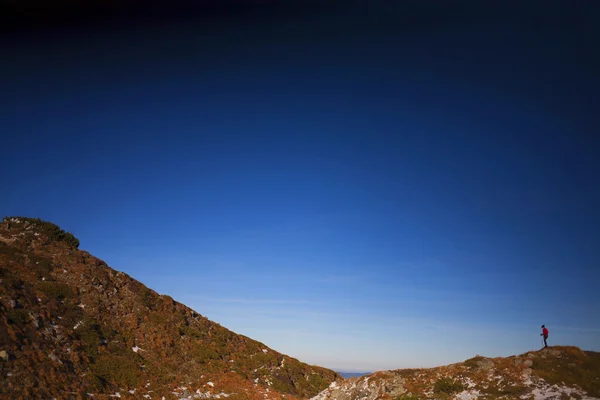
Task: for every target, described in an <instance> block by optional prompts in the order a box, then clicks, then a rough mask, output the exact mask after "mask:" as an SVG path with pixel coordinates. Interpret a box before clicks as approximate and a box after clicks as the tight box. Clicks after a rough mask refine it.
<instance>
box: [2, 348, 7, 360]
mask: <svg viewBox="0 0 600 400" xmlns="http://www.w3.org/2000/svg"><path fill="white" fill-rule="evenodd" d="M0 358H1V359H3V360H4V361H8V353H7V352H6V351H5V350H0Z"/></svg>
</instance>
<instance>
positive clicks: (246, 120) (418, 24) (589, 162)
mask: <svg viewBox="0 0 600 400" xmlns="http://www.w3.org/2000/svg"><path fill="white" fill-rule="evenodd" d="M248 4H250V3H248ZM289 4H290V6H287V7H284V6H279V7H273V6H265V5H264V4H263V5H262V6H250V5H248V6H247V7H242V8H233V7H232V8H229V7H228V6H226V5H223V6H219V7H217V6H214V7H209V6H203V7H198V8H195V9H189V10H187V11H186V12H180V13H177V12H171V13H165V14H164V15H162V14H161V13H155V14H152V13H146V14H140V15H137V14H135V13H131V12H129V13H127V14H123V15H122V18H120V19H119V18H112V19H111V18H107V17H106V16H105V17H106V18H104V19H102V18H99V19H97V20H94V19H93V17H89V15H88V19H85V20H84V19H82V20H81V21H79V23H77V22H75V20H69V19H68V18H65V19H59V20H58V22H56V21H50V20H43V19H40V20H36V21H37V22H36V23H35V24H33V23H32V24H29V25H28V24H23V25H19V24H17V23H16V24H14V25H12V26H10V27H9V28H7V29H5V30H3V31H2V35H1V36H0V51H1V52H2V54H3V56H2V62H1V63H0V76H1V78H0V132H1V137H2V139H1V141H0V154H1V156H0V177H1V182H2V190H1V195H0V214H2V216H9V215H24V216H30V217H40V218H42V219H44V220H49V221H52V222H54V223H56V224H58V225H59V226H60V227H61V228H63V229H65V230H67V231H70V232H72V233H73V234H74V235H75V236H76V237H77V238H79V240H80V241H81V245H80V248H81V249H84V250H87V251H89V252H91V253H92V254H94V255H95V256H97V257H99V258H101V259H103V260H105V261H106V262H107V263H108V264H109V265H110V266H111V267H112V268H115V269H117V270H120V271H124V272H126V273H127V274H129V275H130V276H132V277H133V278H135V279H137V280H139V281H141V282H142V283H144V284H145V285H147V286H149V287H150V288H152V289H153V290H156V291H157V292H158V293H161V294H167V295H169V296H171V297H173V298H174V299H175V300H177V301H179V302H182V303H184V304H186V305H188V306H189V307H191V308H192V309H194V310H196V311H197V312H199V313H200V314H202V315H205V316H206V317H208V318H210V319H211V320H213V321H215V322H218V323H220V324H221V325H223V326H225V327H227V328H229V329H231V330H233V331H235V332H237V333H241V334H243V335H246V336H249V337H251V338H253V339H256V340H259V341H261V342H263V343H265V344H266V345H267V346H269V347H271V348H273V349H275V350H277V351H280V352H283V353H285V354H288V355H290V356H292V357H295V358H298V359H300V360H301V361H304V362H307V363H310V364H316V365H321V366H325V367H328V368H333V369H336V370H338V371H340V370H341V371H375V370H383V369H396V368H407V367H429V366H437V365H443V364H447V363H452V362H459V361H462V360H464V359H467V358H470V357H473V356H475V355H476V354H481V355H484V356H490V357H492V356H508V355H513V354H519V353H522V352H525V351H529V350H533V349H537V348H539V347H541V341H540V336H539V333H540V326H541V325H542V324H545V325H546V326H547V327H548V328H549V330H550V338H549V344H550V345H559V344H560V345H576V346H579V347H582V348H584V349H587V350H595V351H600V311H599V310H598V307H599V306H598V305H599V304H600V291H599V290H598V282H600V268H599V267H600V265H599V260H600V207H599V205H600V184H599V183H600V138H599V132H600V112H599V111H598V110H599V109H600V101H599V91H600V76H599V75H598V73H597V71H600V62H599V61H598V54H597V53H598V50H597V49H598V48H600V32H599V28H598V25H597V23H596V21H597V18H598V17H599V16H600V13H599V12H598V6H597V5H596V4H595V3H594V2H577V3H576V4H571V2H562V3H560V2H544V3H543V4H544V6H543V7H541V6H539V4H541V3H527V2H525V3H523V2H520V3H518V4H519V6H515V5H514V4H513V5H512V6H510V4H505V5H503V6H500V5H496V6H491V5H489V4H483V3H481V2H479V3H475V2H453V3H444V5H442V4H441V2H439V3H436V2H428V4H427V5H424V4H423V3H418V2H398V3H392V2H387V3H383V2H381V3H379V2H369V3H366V2H362V3H361V2H347V3H346V5H341V4H340V3H333V2H332V3H331V4H329V5H328V6H326V7H325V6H316V5H314V4H312V3H308V2H307V3H305V5H304V6H300V5H298V4H300V3H296V6H292V5H291V4H292V3H289ZM309 4H312V5H309ZM171 11H172V10H171ZM40 15H41V14H40ZM115 15H117V17H119V16H121V15H120V14H118V13H116V14H115ZM38 17H39V15H38ZM40 18H41V17H40ZM90 18H92V19H90Z"/></svg>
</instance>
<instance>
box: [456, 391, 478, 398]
mask: <svg viewBox="0 0 600 400" xmlns="http://www.w3.org/2000/svg"><path fill="white" fill-rule="evenodd" d="M480 394H481V393H479V391H478V390H463V391H462V392H460V393H458V394H457V395H456V399H459V400H475V399H477V398H479V395H480Z"/></svg>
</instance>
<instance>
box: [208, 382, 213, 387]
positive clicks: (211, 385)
mask: <svg viewBox="0 0 600 400" xmlns="http://www.w3.org/2000/svg"><path fill="white" fill-rule="evenodd" d="M206 386H210V387H215V384H214V383H212V382H206Z"/></svg>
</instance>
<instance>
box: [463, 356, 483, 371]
mask: <svg viewBox="0 0 600 400" xmlns="http://www.w3.org/2000/svg"><path fill="white" fill-rule="evenodd" d="M482 361H485V357H482V356H475V357H473V358H469V359H468V360H465V362H464V363H463V364H464V366H465V367H467V368H469V369H470V370H473V369H477V368H478V367H479V365H480V364H481V362H482Z"/></svg>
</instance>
